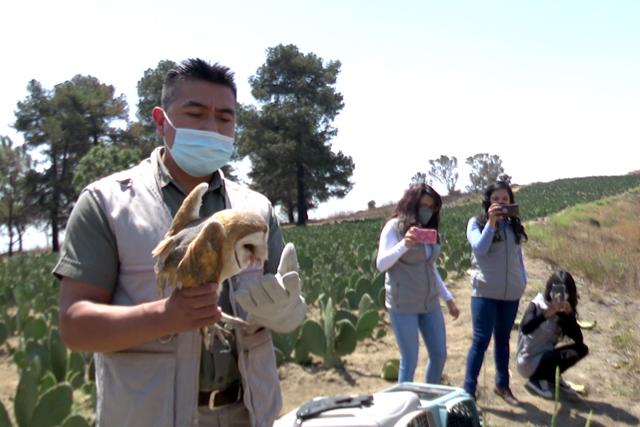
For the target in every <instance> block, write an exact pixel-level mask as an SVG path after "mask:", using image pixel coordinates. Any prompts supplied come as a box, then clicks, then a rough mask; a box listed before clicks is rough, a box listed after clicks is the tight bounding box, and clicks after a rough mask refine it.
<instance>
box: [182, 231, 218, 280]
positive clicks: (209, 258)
mask: <svg viewBox="0 0 640 427" xmlns="http://www.w3.org/2000/svg"><path fill="white" fill-rule="evenodd" d="M224 239H225V231H224V227H223V225H222V224H220V223H219V222H218V221H215V220H213V219H211V220H209V221H207V222H205V223H203V225H202V228H201V229H200V232H199V233H198V234H197V235H196V237H195V238H194V239H193V240H192V241H191V243H189V245H188V247H187V250H186V252H185V253H184V256H183V257H182V259H181V260H180V262H179V263H178V267H177V269H176V277H177V282H178V283H179V284H180V285H181V286H182V287H185V288H191V287H196V286H199V285H201V284H202V283H210V282H215V283H219V279H220V272H221V271H222V265H223V263H224V259H223V250H222V249H223V243H224Z"/></svg>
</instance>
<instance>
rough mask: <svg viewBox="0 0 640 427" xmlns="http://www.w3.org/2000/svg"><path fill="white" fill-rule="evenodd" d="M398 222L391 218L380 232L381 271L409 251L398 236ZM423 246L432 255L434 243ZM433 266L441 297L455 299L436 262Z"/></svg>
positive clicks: (379, 262) (378, 265) (379, 259)
mask: <svg viewBox="0 0 640 427" xmlns="http://www.w3.org/2000/svg"><path fill="white" fill-rule="evenodd" d="M397 224H398V220H397V219H396V218H392V219H390V220H389V221H387V223H386V224H385V225H384V227H383V229H382V232H381V233H380V243H379V244H378V257H377V258H376V268H377V269H378V270H379V271H381V272H385V271H387V270H389V269H390V268H391V267H393V265H394V264H395V263H396V262H397V261H398V260H399V259H400V258H401V257H402V255H404V254H405V253H407V251H408V250H409V248H408V247H407V246H405V244H404V239H399V238H398V233H397V232H396V226H397ZM418 244H420V243H418ZM422 246H424V251H425V254H426V256H427V258H429V257H431V253H432V251H433V247H432V245H428V244H425V243H423V244H422ZM431 268H432V269H433V273H434V276H435V278H436V283H437V285H438V293H439V294H440V298H442V299H443V300H445V301H451V300H452V299H453V295H452V294H451V292H449V289H447V285H445V283H444V280H442V277H441V276H440V273H439V272H438V269H437V268H436V264H435V262H433V263H432V264H431Z"/></svg>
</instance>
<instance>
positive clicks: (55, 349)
mask: <svg viewBox="0 0 640 427" xmlns="http://www.w3.org/2000/svg"><path fill="white" fill-rule="evenodd" d="M49 363H50V365H51V370H52V371H53V373H54V375H55V376H56V379H57V380H58V381H64V380H65V377H66V373H67V349H66V347H65V346H64V344H63V342H62V337H61V336H60V332H59V331H58V329H57V328H53V329H51V332H50V334H49Z"/></svg>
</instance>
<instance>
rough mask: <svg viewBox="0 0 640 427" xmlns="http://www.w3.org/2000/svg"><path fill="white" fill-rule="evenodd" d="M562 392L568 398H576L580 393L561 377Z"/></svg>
mask: <svg viewBox="0 0 640 427" xmlns="http://www.w3.org/2000/svg"><path fill="white" fill-rule="evenodd" d="M560 390H561V391H562V392H563V393H564V394H566V395H568V396H576V395H577V394H578V393H577V392H576V391H575V390H574V389H573V387H571V386H570V385H569V384H567V383H566V382H565V381H564V379H562V377H560Z"/></svg>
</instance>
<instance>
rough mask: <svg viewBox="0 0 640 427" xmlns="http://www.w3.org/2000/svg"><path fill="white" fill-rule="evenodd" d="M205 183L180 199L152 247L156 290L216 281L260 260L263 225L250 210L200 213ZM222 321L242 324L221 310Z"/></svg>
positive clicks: (263, 256)
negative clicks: (160, 239)
mask: <svg viewBox="0 0 640 427" xmlns="http://www.w3.org/2000/svg"><path fill="white" fill-rule="evenodd" d="M207 188H208V184H207V183H202V184H199V185H198V186H196V187H195V188H194V189H193V190H192V191H191V192H190V193H189V195H188V196H187V197H186V198H185V199H184V201H183V202H182V205H181V206H180V208H179V209H178V212H177V213H176V215H175V217H174V218H173V222H172V223H171V226H170V227H169V231H167V233H166V234H165V236H164V239H163V240H162V241H161V242H160V243H159V244H158V245H157V246H156V247H155V248H154V249H153V251H152V252H151V254H152V255H153V256H154V257H156V258H157V259H156V264H155V267H154V270H155V272H156V277H157V284H158V287H159V288H160V292H161V294H163V293H164V289H165V288H166V287H167V286H176V287H177V288H178V289H180V288H183V287H184V288H191V287H196V286H199V285H201V284H203V283H211V282H215V283H218V284H219V287H218V294H219V293H220V291H221V289H222V282H223V281H224V280H226V279H228V278H229V277H231V276H233V275H235V274H237V273H239V272H240V271H241V270H243V269H245V268H247V267H255V266H260V267H262V264H263V263H264V262H265V261H266V259H267V256H268V253H267V252H268V251H267V236H268V234H269V227H268V225H267V224H266V223H265V221H264V219H263V218H262V217H261V216H260V215H258V214H256V213H253V212H250V211H246V210H240V209H225V210H222V211H219V212H217V213H215V214H214V215H212V216H210V217H208V218H200V217H199V212H200V206H201V204H202V196H203V195H204V193H205V192H206V191H207ZM222 321H223V322H225V323H228V324H230V325H232V326H247V323H246V322H245V321H244V320H242V319H238V318H236V317H233V316H229V315H227V314H226V313H223V314H222Z"/></svg>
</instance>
